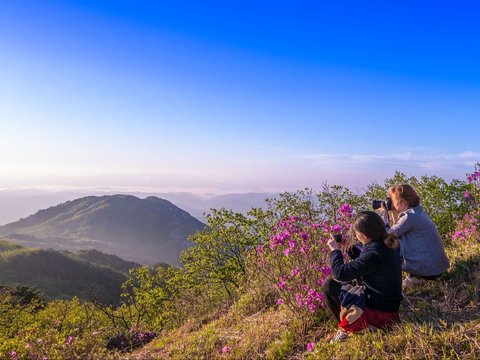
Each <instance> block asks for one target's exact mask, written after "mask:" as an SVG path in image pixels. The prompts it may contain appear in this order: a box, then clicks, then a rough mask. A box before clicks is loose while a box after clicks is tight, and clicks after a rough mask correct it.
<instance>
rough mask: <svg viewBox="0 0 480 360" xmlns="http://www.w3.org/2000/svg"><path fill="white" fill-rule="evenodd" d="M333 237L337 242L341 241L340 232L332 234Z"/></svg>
mask: <svg viewBox="0 0 480 360" xmlns="http://www.w3.org/2000/svg"><path fill="white" fill-rule="evenodd" d="M333 238H334V239H335V241H336V242H337V243H341V242H342V234H334V235H333Z"/></svg>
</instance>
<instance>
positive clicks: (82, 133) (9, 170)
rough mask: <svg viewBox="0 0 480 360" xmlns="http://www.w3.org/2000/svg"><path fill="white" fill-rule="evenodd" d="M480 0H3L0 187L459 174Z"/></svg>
mask: <svg viewBox="0 0 480 360" xmlns="http://www.w3.org/2000/svg"><path fill="white" fill-rule="evenodd" d="M479 13H480V3H478V2H476V1H455V2H454V1H438V0H437V1H422V0H417V1H328V2H326V1H258V0H257V1H249V0H243V1H235V0H232V1H208V0H206V1H181V0H176V1H173V0H168V1H161V0H158V1H142V0H135V1H133V0H132V1H125V0H115V1H104V0H89V1H87V0H85V1H80V0H79V1H73V0H61V1H60V0H58V1H55V0H42V1H37V0H29V1H28V0H15V1H9V0H0V136H1V141H0V167H1V171H0V189H21V188H49V189H73V188H75V189H76V188H82V189H94V188H95V189H99V188H105V189H112V188H118V189H123V190H124V191H141V190H147V191H155V190H156V191H188V192H194V193H202V192H212V193H228V192H249V191H260V192H263V191H291V190H296V189H301V188H304V187H313V188H319V187H320V186H321V184H322V183H323V182H324V181H328V182H329V183H330V184H342V185H347V186H349V187H351V188H353V189H355V188H359V187H362V186H365V185H366V184H368V183H370V182H372V181H379V182H382V181H383V180H384V179H385V178H387V177H391V176H392V175H393V174H394V172H395V171H396V170H398V171H401V172H404V173H406V174H407V175H413V176H421V175H437V176H441V177H444V178H446V179H452V178H460V179H463V178H464V175H465V173H466V172H470V171H472V170H473V167H474V164H475V163H476V162H478V161H480V142H479V134H480V66H479V64H480V46H478V39H479V38H480V23H479V22H478V15H479Z"/></svg>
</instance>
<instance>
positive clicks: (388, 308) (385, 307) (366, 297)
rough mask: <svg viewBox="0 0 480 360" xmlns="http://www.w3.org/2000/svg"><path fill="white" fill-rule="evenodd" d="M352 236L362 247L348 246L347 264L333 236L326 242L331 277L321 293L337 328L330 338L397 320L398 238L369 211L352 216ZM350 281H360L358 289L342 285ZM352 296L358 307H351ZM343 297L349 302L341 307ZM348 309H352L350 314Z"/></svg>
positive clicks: (399, 291) (399, 284) (399, 289)
mask: <svg viewBox="0 0 480 360" xmlns="http://www.w3.org/2000/svg"><path fill="white" fill-rule="evenodd" d="M352 235H353V236H354V237H355V238H356V239H357V240H358V241H359V242H360V243H361V244H362V247H361V248H359V247H351V248H350V251H349V252H348V253H349V256H350V257H351V258H352V261H350V262H347V263H345V262H344V259H343V254H342V251H341V250H340V249H339V248H338V243H337V242H336V241H335V239H334V237H333V236H331V239H330V240H329V242H328V243H327V244H328V246H329V247H330V250H331V252H330V267H331V269H332V276H333V278H331V279H329V280H327V282H326V283H325V285H324V286H323V294H324V298H325V303H326V305H327V308H328V309H329V310H330V311H331V312H332V314H333V316H334V317H335V319H336V320H337V321H338V322H339V326H340V328H341V329H340V330H339V332H338V333H337V334H336V335H335V337H334V338H333V339H332V341H343V340H345V339H346V338H347V337H348V336H349V334H350V333H352V332H359V331H363V330H365V329H368V328H370V329H373V328H388V327H389V326H391V325H392V324H394V323H396V322H399V321H400V317H399V314H398V310H399V308H400V302H401V301H402V264H401V259H400V251H399V249H398V247H399V242H398V239H397V238H396V236H395V234H394V233H388V232H387V229H386V227H385V224H384V222H383V220H382V218H381V217H380V216H379V215H378V214H377V213H376V212H373V211H362V212H360V213H359V214H358V215H357V216H356V217H355V219H354V221H353V224H352ZM352 280H357V281H359V282H361V283H362V286H361V289H360V288H357V289H355V288H354V289H352V288H351V287H349V286H345V285H346V284H345V283H346V282H351V281H352ZM342 283H343V284H342ZM342 285H343V289H342ZM346 295H347V296H346ZM353 295H355V296H357V295H358V296H359V299H358V300H355V301H356V302H357V304H361V305H362V306H351V305H352V304H351V302H352V296H353ZM345 299H349V301H350V304H349V305H348V306H349V309H347V308H345V307H342V300H343V301H345ZM350 308H352V309H354V311H355V314H354V315H352V311H350ZM349 315H350V317H348V316H349ZM349 319H350V320H352V319H353V320H354V322H355V324H353V323H352V322H351V321H349Z"/></svg>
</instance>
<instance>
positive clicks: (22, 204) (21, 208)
mask: <svg viewBox="0 0 480 360" xmlns="http://www.w3.org/2000/svg"><path fill="white" fill-rule="evenodd" d="M116 193H118V191H109V190H97V191H92V192H90V193H89V194H88V195H95V196H103V195H114V194H116ZM85 195H86V194H85V193H84V192H80V191H47V190H36V189H30V190H29V189H25V190H2V191H0V225H4V224H7V223H10V222H13V221H17V220H19V219H20V218H24V217H27V216H29V215H31V214H33V213H34V212H36V211H37V210H39V209H45V208H48V207H51V206H55V205H57V204H60V203H62V202H65V201H69V200H75V199H78V198H82V197H85ZM127 195H133V196H136V197H139V198H145V197H148V196H156V197H159V198H162V199H165V200H168V201H170V202H172V203H173V204H175V205H176V206H178V207H180V208H181V209H183V210H185V211H187V212H188V213H190V214H191V215H192V216H193V217H196V218H197V219H198V220H200V221H205V216H204V213H209V211H210V209H211V208H215V209H219V208H222V207H223V208H226V209H231V210H233V211H236V212H242V213H244V212H246V211H248V210H249V209H251V208H252V207H263V206H265V199H266V198H271V197H275V196H276V194H274V193H258V192H250V193H233V194H225V195H215V194H205V195H198V194H193V193H188V192H171V193H141V192H129V193H127Z"/></svg>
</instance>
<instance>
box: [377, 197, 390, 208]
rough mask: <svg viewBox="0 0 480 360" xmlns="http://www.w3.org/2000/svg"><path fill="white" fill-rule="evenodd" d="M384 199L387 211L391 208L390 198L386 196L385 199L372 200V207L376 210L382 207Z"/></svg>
mask: <svg viewBox="0 0 480 360" xmlns="http://www.w3.org/2000/svg"><path fill="white" fill-rule="evenodd" d="M383 201H385V207H386V208H387V210H388V211H391V210H392V198H391V197H387V198H385V200H372V209H373V210H377V209H380V208H381V207H382V203H383Z"/></svg>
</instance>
